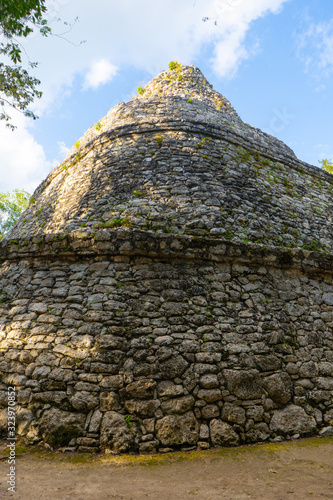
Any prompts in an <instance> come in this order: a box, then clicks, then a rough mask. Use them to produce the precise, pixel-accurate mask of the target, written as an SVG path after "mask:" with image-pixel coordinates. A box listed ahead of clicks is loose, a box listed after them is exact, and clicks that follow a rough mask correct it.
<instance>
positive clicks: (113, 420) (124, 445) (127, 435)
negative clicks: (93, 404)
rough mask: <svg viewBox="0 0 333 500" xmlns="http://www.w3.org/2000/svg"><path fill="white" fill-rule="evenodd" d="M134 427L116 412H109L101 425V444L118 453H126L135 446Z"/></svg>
mask: <svg viewBox="0 0 333 500" xmlns="http://www.w3.org/2000/svg"><path fill="white" fill-rule="evenodd" d="M133 427H134V426H133V425H131V424H130V423H128V422H126V420H125V417H124V416H123V415H120V414H119V413H117V412H115V411H107V412H106V413H105V414H104V416H103V420H102V424H101V439H100V443H101V446H102V447H103V448H108V449H110V450H111V451H114V452H116V453H125V452H126V451H129V450H130V449H131V448H132V447H133V446H134V436H135V430H134V428H133Z"/></svg>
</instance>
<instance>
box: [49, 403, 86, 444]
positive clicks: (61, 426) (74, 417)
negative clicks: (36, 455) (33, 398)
mask: <svg viewBox="0 0 333 500" xmlns="http://www.w3.org/2000/svg"><path fill="white" fill-rule="evenodd" d="M84 422H85V415H82V414H80V413H70V412H66V411H62V410H59V409H57V408H51V409H50V410H46V411H45V412H44V413H43V416H42V418H41V420H40V423H39V431H40V434H41V436H42V438H43V439H44V441H45V442H47V443H49V444H50V445H52V446H64V445H66V444H68V443H69V442H70V441H71V439H73V438H76V437H78V436H80V435H81V434H82V432H83V427H84Z"/></svg>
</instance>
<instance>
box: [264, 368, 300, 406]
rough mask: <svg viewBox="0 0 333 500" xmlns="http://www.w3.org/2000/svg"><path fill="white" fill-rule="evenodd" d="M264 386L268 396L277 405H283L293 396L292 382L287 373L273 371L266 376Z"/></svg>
mask: <svg viewBox="0 0 333 500" xmlns="http://www.w3.org/2000/svg"><path fill="white" fill-rule="evenodd" d="M264 387H265V389H266V390H267V392H268V395H269V397H270V398H271V399H272V400H273V401H274V402H275V403H276V404H278V405H284V404H286V403H288V401H290V400H291V398H292V396H293V384H292V381H291V378H290V376H289V375H288V374H287V373H275V374H274V375H271V376H269V377H267V378H266V379H265V381H264Z"/></svg>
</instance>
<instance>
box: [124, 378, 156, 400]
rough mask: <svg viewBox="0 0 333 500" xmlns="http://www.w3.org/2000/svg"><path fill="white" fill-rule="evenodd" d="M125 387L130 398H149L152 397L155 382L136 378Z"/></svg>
mask: <svg viewBox="0 0 333 500" xmlns="http://www.w3.org/2000/svg"><path fill="white" fill-rule="evenodd" d="M125 389H126V392H127V394H128V395H129V396H130V397H132V398H137V399H151V398H152V397H154V392H155V389H156V382H155V381H154V380H149V379H142V380H137V381H135V382H132V383H130V384H128V385H127V386H126V388H125Z"/></svg>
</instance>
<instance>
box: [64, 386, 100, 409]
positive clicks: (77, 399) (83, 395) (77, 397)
mask: <svg viewBox="0 0 333 500" xmlns="http://www.w3.org/2000/svg"><path fill="white" fill-rule="evenodd" d="M69 401H70V403H71V405H72V406H73V408H75V409H76V410H79V411H82V412H84V413H88V412H89V411H90V410H91V409H92V408H95V407H96V406H97V405H98V403H99V399H98V398H97V397H95V396H92V395H91V394H90V393H89V392H86V391H81V392H76V393H75V394H74V396H72V397H71V398H69Z"/></svg>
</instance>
